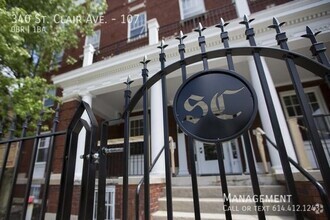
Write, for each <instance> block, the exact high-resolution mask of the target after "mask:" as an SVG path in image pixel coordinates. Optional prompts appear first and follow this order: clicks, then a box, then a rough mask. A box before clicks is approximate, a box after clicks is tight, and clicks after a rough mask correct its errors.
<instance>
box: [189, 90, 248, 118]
mask: <svg viewBox="0 0 330 220" xmlns="http://www.w3.org/2000/svg"><path fill="white" fill-rule="evenodd" d="M244 88H245V87H242V88H240V89H237V90H225V91H224V92H223V93H221V94H219V93H216V94H215V95H214V96H213V98H212V99H211V103H210V104H209V105H208V104H206V103H205V101H204V97H205V96H198V95H190V96H189V98H187V99H186V101H185V102H184V109H185V110H186V111H188V112H192V111H193V110H195V109H197V108H199V109H201V111H202V114H201V116H200V117H194V116H192V115H186V117H185V118H184V120H185V121H188V122H191V123H193V124H196V123H197V122H198V121H199V120H200V119H201V118H202V117H204V116H206V115H207V114H208V112H209V111H211V112H212V114H213V115H214V116H216V117H217V118H218V119H220V120H231V119H234V118H236V117H238V116H240V115H241V114H242V111H239V112H236V113H234V114H225V113H224V111H225V109H226V105H225V100H224V95H233V94H236V93H239V92H240V91H242V90H243V89H244ZM192 103H195V104H192Z"/></svg>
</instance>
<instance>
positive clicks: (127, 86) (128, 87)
mask: <svg viewBox="0 0 330 220" xmlns="http://www.w3.org/2000/svg"><path fill="white" fill-rule="evenodd" d="M132 82H134V81H133V80H132V79H131V76H130V75H128V76H127V80H126V82H124V84H126V89H127V90H130V88H131V84H132Z"/></svg>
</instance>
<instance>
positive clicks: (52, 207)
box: [32, 0, 330, 219]
mask: <svg viewBox="0 0 330 220" xmlns="http://www.w3.org/2000/svg"><path fill="white" fill-rule="evenodd" d="M329 13H330V3H329V2H328V1H326V0H302V1H288V0H276V1H268V0H263V1H258V0H235V1H232V0H225V1H216V0H171V1H161V0H152V1H151V0H125V1H120V0H117V1H108V9H107V11H106V13H105V14H104V21H103V22H100V23H98V24H96V25H95V32H94V33H93V35H92V36H86V37H82V38H81V42H80V44H79V47H78V48H76V49H70V50H67V51H64V53H63V54H61V55H60V56H59V63H58V67H59V68H58V71H56V72H55V71H54V72H52V73H51V74H52V78H51V80H52V81H53V83H54V84H55V85H56V86H58V87H59V89H58V91H57V94H58V95H60V96H61V97H62V100H63V105H62V108H61V111H60V124H59V128H58V129H59V130H62V129H66V128H67V126H68V123H69V122H70V120H71V118H72V116H73V114H74V112H75V109H76V107H77V106H78V104H79V102H80V101H81V100H82V101H85V102H86V103H88V104H89V105H90V106H91V109H92V110H93V112H94V114H95V115H96V117H97V120H98V121H99V122H100V124H101V122H102V121H104V120H107V121H112V120H116V119H118V118H121V117H122V114H123V111H124V107H125V99H124V93H125V89H126V85H125V84H124V83H125V82H126V80H127V78H128V77H130V79H132V80H133V81H134V82H133V83H132V84H131V87H130V88H131V90H132V96H133V95H134V94H135V93H136V92H137V91H138V89H139V88H140V87H141V86H142V84H143V81H142V75H141V73H142V72H141V69H142V68H143V65H141V63H140V62H141V61H143V59H144V56H147V59H149V60H150V62H149V63H148V73H149V78H151V77H152V76H153V75H154V74H155V73H157V72H158V71H159V70H160V68H161V66H160V63H159V61H158V59H159V53H160V49H159V48H157V47H158V46H159V45H160V44H161V41H162V40H164V41H165V43H166V44H167V45H168V46H167V47H166V48H165V53H166V66H168V65H170V64H172V63H174V62H177V61H178V60H180V53H179V51H178V45H179V43H180V42H179V41H178V40H177V39H176V38H177V37H178V36H180V31H182V32H183V34H184V35H186V36H187V37H186V38H185V39H184V44H185V56H186V57H190V56H193V55H196V54H199V53H201V49H200V45H198V41H197V38H198V32H196V31H194V30H195V29H196V28H198V26H199V24H202V25H203V27H206V29H205V30H203V32H202V35H203V36H205V41H206V50H207V51H212V50H217V49H221V48H223V47H224V46H223V44H222V41H221V37H220V34H221V29H219V28H218V27H216V25H218V24H219V23H220V22H221V18H222V19H223V20H224V21H225V22H229V24H228V25H226V27H225V29H226V31H227V32H228V34H229V43H230V47H244V46H249V41H247V40H246V36H245V27H244V25H241V24H239V23H240V22H241V21H242V20H243V16H244V15H247V16H249V17H250V18H253V19H255V20H254V21H253V22H251V26H252V27H253V28H254V30H255V33H256V36H255V38H256V43H257V46H261V47H274V48H278V47H279V46H278V45H277V41H276V39H275V35H276V33H275V31H274V30H273V29H271V28H268V26H270V25H272V24H273V17H276V18H277V19H278V21H280V22H286V24H285V25H283V26H282V27H281V28H282V29H283V31H285V32H286V35H287V37H288V41H287V42H288V45H289V47H290V51H293V52H296V53H300V54H303V55H304V56H306V57H309V58H312V59H315V57H313V56H312V54H311V52H310V43H309V40H308V39H306V38H302V37H301V36H302V35H304V34H306V26H308V27H309V28H310V29H311V30H312V31H313V32H314V33H316V32H318V31H321V33H320V34H318V35H317V39H318V41H319V42H323V43H324V45H325V46H326V47H327V48H329V47H330V22H329V21H330V19H329V16H330V15H329ZM326 54H328V55H329V51H326ZM68 56H72V57H73V58H75V59H76V60H77V62H76V63H74V64H72V65H68V64H66V63H65V62H64V60H65V59H66V58H67V57H68ZM261 60H262V64H263V66H264V69H265V74H266V77H267V82H268V85H269V89H270V93H271V99H272V101H273V103H274V106H275V108H276V113H277V115H276V117H277V120H278V121H279V124H280V127H281V131H282V136H283V140H284V142H285V147H286V150H287V153H288V155H289V156H290V157H291V158H292V159H293V160H295V161H297V162H298V163H299V164H300V165H301V166H302V167H304V168H305V169H307V170H309V171H310V172H311V173H313V175H316V176H318V178H319V179H320V177H319V176H320V175H319V170H318V168H319V165H318V164H317V160H316V159H315V153H314V151H313V148H312V144H311V142H310V137H309V136H308V133H307V132H306V125H305V124H304V120H303V118H302V110H301V107H300V106H299V104H298V100H297V94H296V92H295V90H294V88H293V85H292V82H291V79H290V76H289V74H288V72H287V70H286V68H284V65H285V63H284V62H282V61H281V60H278V59H273V58H262V59H261ZM62 61H63V62H62ZM234 65H235V70H236V72H237V73H239V74H240V75H241V76H243V77H244V78H246V79H247V80H248V81H249V82H250V83H251V84H252V86H253V88H254V90H255V91H256V94H257V98H258V113H257V117H256V119H255V120H254V122H253V125H252V127H251V129H250V138H251V142H252V147H253V151H254V160H255V163H256V166H257V173H258V174H259V175H261V176H262V175H266V174H267V175H271V176H272V177H274V178H275V179H276V180H277V181H278V182H280V183H281V181H283V178H282V177H283V170H282V165H281V161H280V157H279V155H278V152H277V150H275V149H274V148H273V147H272V146H271V144H270V142H269V141H266V140H265V139H263V138H262V134H263V132H264V133H265V134H266V135H267V136H268V137H269V139H270V140H272V141H273V142H276V141H275V140H276V137H275V134H274V131H273V127H272V126H271V120H270V116H269V112H268V109H267V105H266V103H265V101H264V100H265V98H264V95H263V92H262V88H261V84H260V81H259V78H258V77H257V75H256V72H257V69H256V65H255V63H254V60H253V58H252V56H236V57H234ZM208 66H209V68H210V69H219V68H222V69H228V67H227V63H226V60H225V58H217V59H209V60H208ZM202 70H203V63H202V62H197V63H194V64H192V65H188V66H187V75H188V77H190V76H192V75H194V74H195V73H198V72H200V71H202ZM299 77H300V80H301V82H302V84H303V86H304V92H305V94H306V95H307V97H308V102H309V105H310V107H311V109H312V112H313V116H314V119H315V122H316V124H317V128H318V132H319V133H320V137H322V143H323V148H324V152H325V154H326V156H327V159H328V161H330V153H329V152H330V146H329V145H330V129H329V128H330V115H329V109H330V96H329V94H330V89H329V84H327V82H326V81H325V80H324V79H321V78H320V77H319V76H317V75H316V74H315V73H313V72H310V71H307V70H305V69H299ZM328 83H329V82H328ZM181 84H182V79H181V73H180V71H178V70H176V71H174V72H173V73H171V74H169V75H168V76H167V97H168V103H167V104H168V106H167V107H168V113H169V115H168V124H169V139H170V147H171V172H172V174H173V176H175V178H178V179H176V180H175V182H176V184H179V183H178V182H180V181H182V182H184V181H185V180H184V179H180V178H184V177H189V176H190V173H191V161H190V159H189V156H188V151H189V149H190V148H193V149H194V151H195V165H196V171H197V174H198V175H199V176H201V177H204V176H211V177H210V178H211V179H212V176H215V179H216V177H217V176H218V175H219V166H218V162H217V152H216V150H215V146H214V145H213V144H209V143H202V142H200V141H195V142H194V144H193V145H191V146H190V145H189V144H188V143H189V142H188V140H187V137H186V135H185V134H184V133H183V132H182V131H181V130H180V129H179V127H178V126H177V124H176V121H175V119H174V115H173V114H174V113H173V101H174V97H175V94H176V91H177V90H178V88H179V86H180V85H181ZM149 95H150V105H149V111H150V114H149V122H148V123H149V125H150V146H151V147H150V152H151V156H150V164H151V163H152V162H153V161H154V159H155V158H156V156H157V154H158V152H159V151H160V150H161V148H162V146H163V145H164V131H163V123H164V122H163V108H162V89H161V84H160V82H157V83H156V84H154V85H153V86H152V87H151V89H150V93H149ZM142 104H143V103H142V101H139V102H138V103H137V105H136V107H135V108H134V110H133V112H132V114H131V117H130V137H131V138H130V155H129V169H128V170H129V175H130V178H129V198H130V199H129V201H130V202H129V207H130V210H133V207H134V201H133V196H134V190H135V188H136V185H137V183H138V182H139V181H140V178H141V176H142V175H143V172H144V170H143V161H144V157H143V154H144V151H143V140H144V139H143V124H144V123H146V122H145V121H144V120H143V115H142V114H143V105H142ZM83 117H85V118H86V119H87V116H86V115H85V116H83ZM109 123H110V127H109V134H108V135H109V140H108V147H109V148H110V149H111V148H113V149H119V150H118V151H114V152H113V153H111V154H109V155H108V156H107V157H108V162H107V163H108V164H107V165H108V170H107V178H108V179H107V188H106V210H107V214H106V219H120V218H121V216H122V211H123V209H122V206H121V204H122V203H121V202H122V199H123V198H122V190H123V188H122V184H123V179H122V176H123V167H122V163H123V153H122V151H121V150H120V149H122V147H123V144H124V124H123V123H113V124H111V122H109ZM84 137H85V132H84V131H82V132H81V133H80V136H79V141H78V147H77V162H76V165H75V187H74V193H73V203H72V208H71V210H72V212H71V214H72V215H77V214H78V207H79V197H80V193H79V192H80V189H81V185H80V183H81V178H82V172H83V162H82V160H81V159H80V156H81V155H84V148H85V145H84ZM48 142H49V139H47V138H45V139H42V141H40V144H39V147H38V156H37V163H36V167H35V170H34V178H35V179H40V178H42V174H43V172H44V168H45V166H46V165H45V163H44V159H43V158H44V157H45V155H46V154H47V146H48V145H47V143H48ZM64 142H65V140H64V138H58V139H57V140H56V147H55V154H54V159H53V162H52V175H51V187H50V194H49V201H48V209H47V215H46V216H47V218H49V219H52V218H54V217H55V213H56V211H57V205H58V204H57V202H58V201H57V199H56V198H57V197H58V194H59V188H60V177H61V172H62V164H63V151H64V145H65V143H64ZM223 151H224V152H223V153H224V155H223V156H224V166H225V171H226V174H227V175H229V176H230V175H232V176H244V175H245V174H248V173H249V166H248V161H247V156H246V151H245V145H244V141H243V137H238V138H236V139H233V140H230V141H228V142H224V143H223ZM293 171H294V173H298V171H297V170H295V169H294V168H293ZM164 177H165V157H164V155H163V154H162V155H161V156H160V158H159V159H158V162H157V163H156V165H155V166H154V168H153V169H152V171H151V198H152V200H151V203H150V208H151V211H152V212H156V211H159V210H160V209H161V208H160V207H161V205H160V204H159V203H160V202H159V200H158V199H159V198H160V197H161V196H162V194H163V193H164V192H163V191H164V190H163V187H164V185H165V178H164ZM238 178H241V177H238ZM320 180H321V179H320ZM217 181H218V182H219V179H217ZM282 183H283V182H282ZM179 185H180V184H179ZM296 185H297V187H298V188H297V189H298V194H299V193H300V191H301V192H302V194H303V193H304V191H305V190H307V192H308V191H310V192H312V191H313V192H314V191H315V189H313V187H312V186H311V185H310V184H309V183H308V182H306V181H304V180H303V178H301V177H300V176H299V175H298V174H297V178H296ZM32 187H33V190H32V193H34V194H35V197H38V192H39V191H40V190H42V184H34V185H33V186H32ZM97 194H98V191H97V189H96V190H95V195H96V196H95V197H97ZM311 194H312V193H311ZM307 195H309V194H308V193H307ZM50 198H51V199H50ZM304 198H305V199H303V198H301V200H300V201H301V203H310V202H315V201H318V200H317V199H316V200H315V201H314V200H313V199H315V198H313V196H306V197H304ZM37 202H38V201H36V204H37ZM95 207H96V206H95ZM94 212H95V210H94ZM307 215H308V216H309V217H310V218H314V219H317V218H318V216H316V217H315V214H313V213H312V214H311V213H307ZM94 216H95V217H96V216H97V213H94ZM133 218H134V213H133V211H129V219H133ZM325 218H326V217H324V219H325ZM155 219H156V217H155Z"/></svg>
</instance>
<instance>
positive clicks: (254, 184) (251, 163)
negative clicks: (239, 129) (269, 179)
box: [243, 131, 266, 220]
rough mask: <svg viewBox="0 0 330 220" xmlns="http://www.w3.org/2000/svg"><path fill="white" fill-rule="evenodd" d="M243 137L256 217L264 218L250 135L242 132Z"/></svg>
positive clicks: (263, 219)
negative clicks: (254, 197)
mask: <svg viewBox="0 0 330 220" xmlns="http://www.w3.org/2000/svg"><path fill="white" fill-rule="evenodd" d="M243 138H244V144H245V150H246V156H247V160H248V164H249V169H250V176H251V182H252V188H253V194H254V195H255V196H256V199H255V202H256V208H257V212H258V218H259V220H265V219H266V217H265V212H264V209H263V208H262V207H263V204H262V201H261V199H260V198H261V197H260V195H261V191H260V186H259V181H258V174H257V171H256V166H255V164H254V159H253V152H252V146H251V142H250V135H249V133H248V131H247V132H245V133H244V134H243Z"/></svg>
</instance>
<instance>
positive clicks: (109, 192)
mask: <svg viewBox="0 0 330 220" xmlns="http://www.w3.org/2000/svg"><path fill="white" fill-rule="evenodd" d="M97 199H98V190H97V189H96V190H95V194H94V210H93V219H95V220H96V219H97ZM114 219H115V187H114V186H107V187H106V189H105V220H114Z"/></svg>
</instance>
